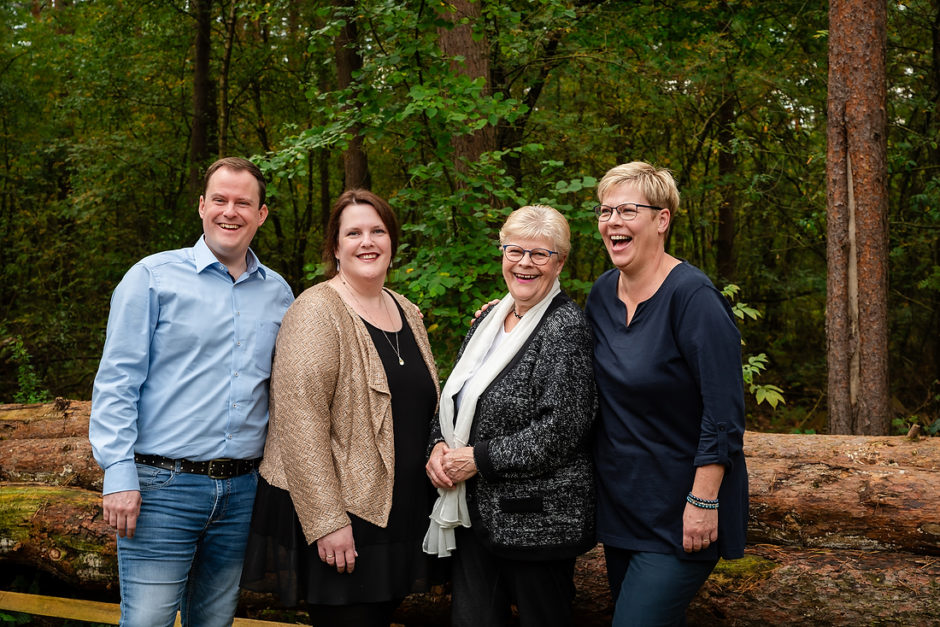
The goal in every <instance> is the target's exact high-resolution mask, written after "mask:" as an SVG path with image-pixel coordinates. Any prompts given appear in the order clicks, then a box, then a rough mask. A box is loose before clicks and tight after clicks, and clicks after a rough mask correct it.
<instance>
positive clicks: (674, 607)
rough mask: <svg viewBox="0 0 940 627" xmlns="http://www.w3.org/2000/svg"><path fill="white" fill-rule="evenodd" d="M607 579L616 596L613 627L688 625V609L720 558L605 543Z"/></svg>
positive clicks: (614, 596)
mask: <svg viewBox="0 0 940 627" xmlns="http://www.w3.org/2000/svg"><path fill="white" fill-rule="evenodd" d="M604 557H605V558H606V559H607V579H608V581H609V582H610V591H611V594H612V595H613V598H614V599H616V606H615V607H614V620H613V623H612V627H653V626H661V627H672V626H673V625H676V626H678V625H685V611H686V609H687V608H688V607H689V603H691V602H692V599H693V598H694V597H695V594H696V593H697V592H698V590H699V588H701V587H702V584H703V583H705V580H706V579H708V575H710V574H711V572H712V570H713V569H714V568H715V564H717V563H718V560H714V561H712V560H706V561H695V560H682V559H679V558H678V557H676V556H675V555H672V554H670V553H643V552H639V551H627V550H624V549H618V548H614V547H611V546H606V545H605V546H604Z"/></svg>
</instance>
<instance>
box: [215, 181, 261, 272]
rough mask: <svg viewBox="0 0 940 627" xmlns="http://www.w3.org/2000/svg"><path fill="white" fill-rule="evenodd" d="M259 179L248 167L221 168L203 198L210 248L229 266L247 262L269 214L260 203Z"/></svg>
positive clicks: (237, 265)
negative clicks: (238, 168) (248, 254)
mask: <svg viewBox="0 0 940 627" xmlns="http://www.w3.org/2000/svg"><path fill="white" fill-rule="evenodd" d="M259 201H260V193H259V189H258V181H257V180H256V179H255V177H254V176H252V175H251V173H250V172H248V171H247V170H233V169H231V168H219V169H218V170H216V172H215V173H214V174H213V175H212V178H210V179H209V184H208V185H207V186H206V194H205V196H201V197H200V198H199V217H201V218H202V230H203V232H204V233H205V236H206V244H207V245H208V246H209V250H211V251H212V253H213V254H214V255H215V256H216V258H217V259H218V260H219V261H221V262H222V263H223V264H224V265H225V266H227V267H231V266H233V265H234V266H235V267H236V268H237V267H239V266H241V265H242V264H244V263H245V254H246V253H247V252H248V246H249V245H250V244H251V240H252V239H253V238H254V236H255V233H257V232H258V227H259V226H261V225H262V224H264V220H265V218H267V217H268V207H267V206H266V205H261V206H260V207H259V206H258V203H259Z"/></svg>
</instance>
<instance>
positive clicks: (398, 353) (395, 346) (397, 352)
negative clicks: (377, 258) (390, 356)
mask: <svg viewBox="0 0 940 627" xmlns="http://www.w3.org/2000/svg"><path fill="white" fill-rule="evenodd" d="M339 280H340V281H342V283H343V287H345V288H346V290H347V291H348V292H349V294H350V295H351V296H352V297H353V299H354V300H355V301H356V304H357V305H359V308H360V309H362V310H363V311H365V310H366V308H365V307H363V306H362V302H360V301H359V297H358V296H356V292H355V290H353V288H352V286H351V285H349V284H348V283H347V282H346V278H345V277H343V275H342V273H340V277H339ZM382 305H383V306H384V307H385V315H386V317H387V318H388V320H389V322H391V321H392V314H391V313H390V312H389V310H388V302H387V301H386V300H385V291H384V290H383V291H382ZM401 323H402V325H403V326H404V324H405V321H404V319H402V321H401ZM372 326H374V327H375V328H377V329H378V330H379V331H381V332H382V335H384V336H385V341H386V342H388V345H389V346H390V347H391V348H392V350H393V351H395V356H396V357H398V365H399V366H404V365H405V360H404V359H402V357H401V349H400V347H399V344H398V331H392V335H394V336H395V343H394V344H392V341H391V340H390V339H388V333H386V331H385V329H383V328H382V327H380V326H378V325H375V324H374V325H372Z"/></svg>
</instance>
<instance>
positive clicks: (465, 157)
mask: <svg viewBox="0 0 940 627" xmlns="http://www.w3.org/2000/svg"><path fill="white" fill-rule="evenodd" d="M448 4H449V5H450V7H451V8H453V11H452V12H451V11H447V10H445V11H443V12H442V16H443V17H444V19H446V20H448V21H450V22H451V23H452V24H453V26H452V27H450V28H441V29H440V31H439V39H438V42H439V45H440V47H441V52H443V53H444V56H445V57H447V58H448V59H450V68H451V71H452V72H455V73H458V74H463V75H465V76H469V77H470V78H482V79H484V81H486V88H485V93H486V94H490V93H492V89H493V81H492V77H491V76H490V57H489V44H488V43H487V41H486V38H485V37H481V38H479V39H478V40H477V41H474V39H473V25H474V24H475V23H479V22H480V21H481V20H482V19H483V18H482V14H481V12H480V11H481V6H480V4H481V3H480V2H474V1H471V0H451V1H450V2H449V3H448ZM458 56H460V57H463V61H462V62H461V61H457V60H456V59H455V58H454V57H458ZM451 143H452V145H453V147H454V167H455V169H456V170H457V171H458V172H461V173H466V172H467V164H469V163H473V162H475V161H477V160H479V158H480V155H482V154H483V153H484V152H487V151H490V150H494V149H495V148H496V128H495V127H493V126H491V125H489V124H487V125H486V126H484V127H483V128H481V129H479V130H478V131H476V132H474V133H471V134H461V135H456V136H454V138H453V140H452V142H451Z"/></svg>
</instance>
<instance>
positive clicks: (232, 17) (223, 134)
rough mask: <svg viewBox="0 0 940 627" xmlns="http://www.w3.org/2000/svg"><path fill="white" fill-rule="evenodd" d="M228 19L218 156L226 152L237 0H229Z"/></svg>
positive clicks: (230, 108)
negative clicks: (230, 71) (230, 73)
mask: <svg viewBox="0 0 940 627" xmlns="http://www.w3.org/2000/svg"><path fill="white" fill-rule="evenodd" d="M231 2H232V4H231V5H229V14H228V19H227V21H226V22H225V48H224V49H223V52H222V67H221V69H220V71H219V156H220V157H227V156H229V154H228V127H229V123H230V116H231V110H232V105H231V103H230V102H229V101H228V93H229V68H230V67H231V63H232V48H233V46H234V44H235V28H236V26H237V25H238V12H237V10H236V9H237V8H238V0H231Z"/></svg>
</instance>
